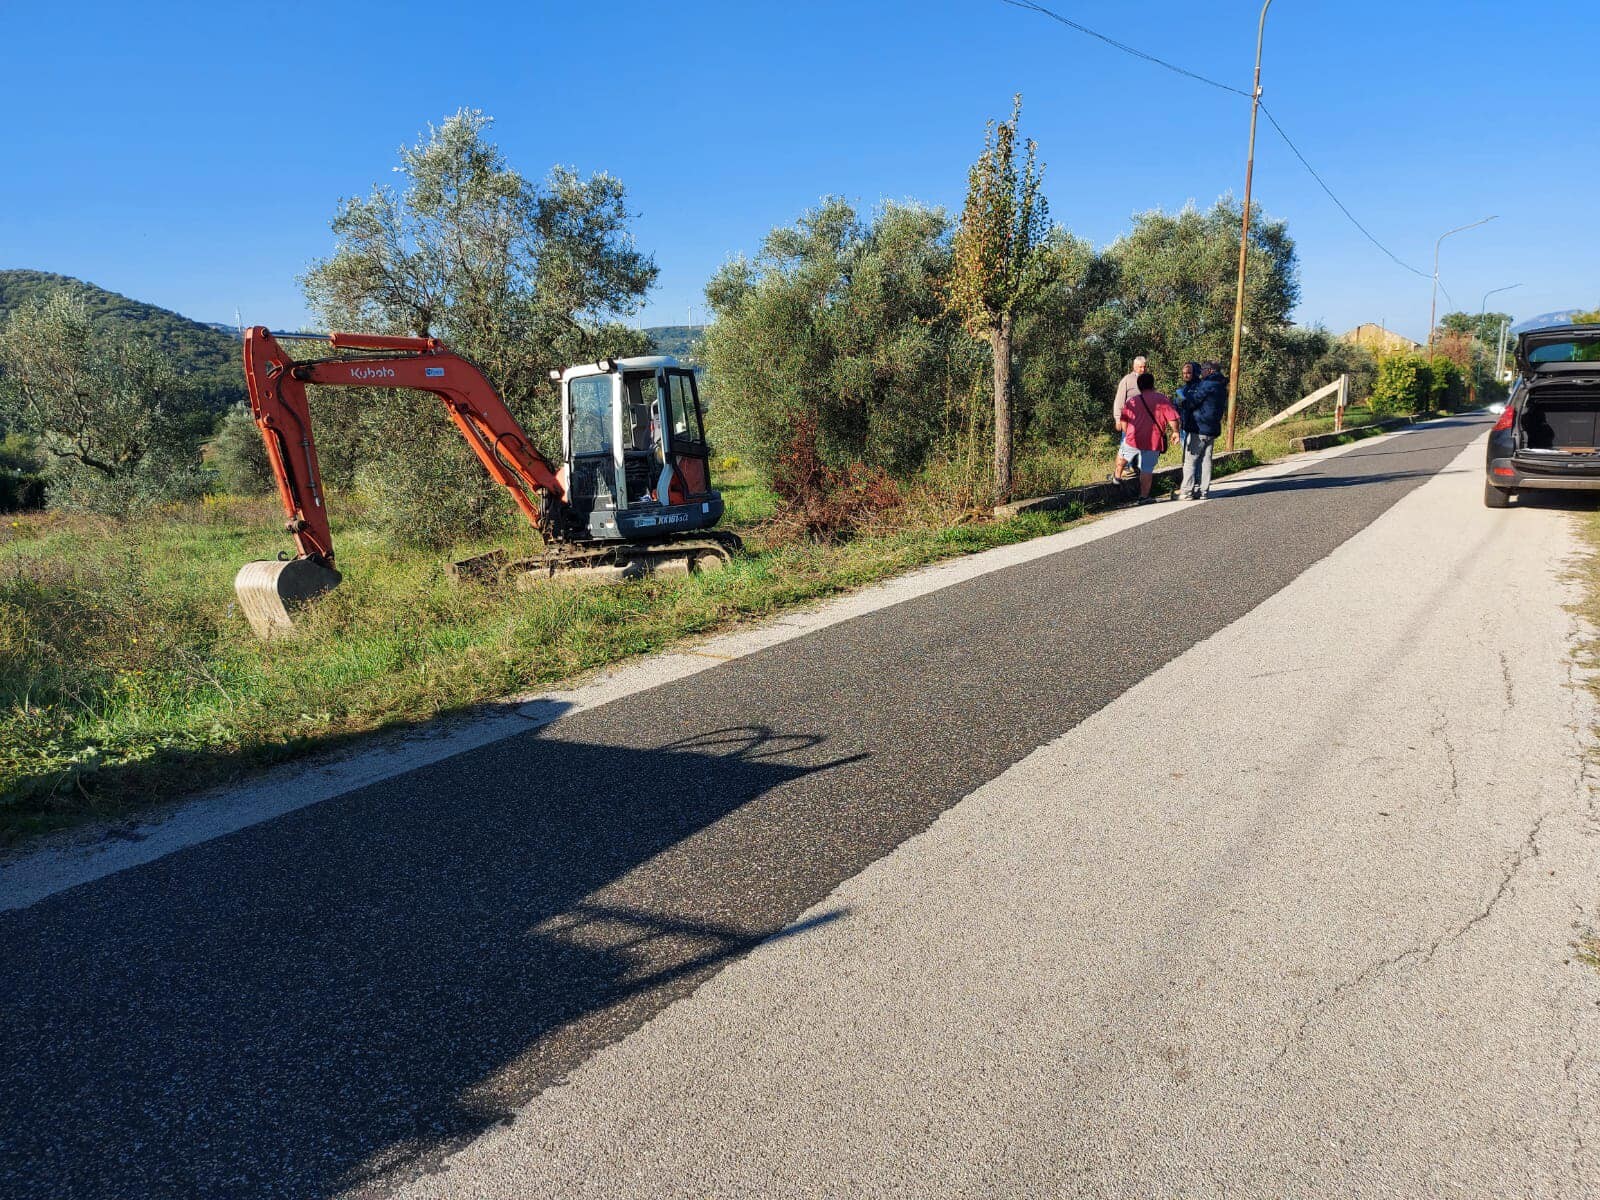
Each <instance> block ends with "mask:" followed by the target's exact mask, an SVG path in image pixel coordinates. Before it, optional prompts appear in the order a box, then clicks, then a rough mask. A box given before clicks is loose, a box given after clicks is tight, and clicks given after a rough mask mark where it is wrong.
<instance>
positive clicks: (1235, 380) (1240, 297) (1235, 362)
mask: <svg viewBox="0 0 1600 1200" xmlns="http://www.w3.org/2000/svg"><path fill="white" fill-rule="evenodd" d="M1270 7H1272V0H1266V3H1265V4H1263V5H1262V6H1261V20H1260V21H1258V22H1257V23H1256V75H1255V82H1254V83H1253V84H1251V86H1250V149H1249V151H1248V153H1247V154H1246V155H1245V160H1244V220H1243V222H1242V223H1241V225H1240V228H1239V286H1238V288H1237V289H1236V290H1235V291H1234V294H1233V358H1232V359H1231V360H1230V361H1229V363H1228V449H1229V450H1232V449H1233V423H1234V419H1235V416H1236V414H1237V412H1238V405H1239V338H1240V335H1241V334H1242V333H1243V332H1244V266H1245V258H1246V255H1247V252H1248V251H1249V249H1250V183H1251V177H1252V176H1253V175H1254V174H1255V169H1256V110H1257V109H1258V108H1260V107H1261V40H1262V38H1263V37H1265V36H1266V32H1267V9H1268V8H1270Z"/></svg>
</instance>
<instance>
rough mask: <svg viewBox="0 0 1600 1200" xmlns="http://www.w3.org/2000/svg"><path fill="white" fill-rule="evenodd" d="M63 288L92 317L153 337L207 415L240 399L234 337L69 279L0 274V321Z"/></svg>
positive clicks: (242, 394) (22, 272) (239, 366)
mask: <svg viewBox="0 0 1600 1200" xmlns="http://www.w3.org/2000/svg"><path fill="white" fill-rule="evenodd" d="M64 287H66V288H74V289H76V290H78V291H79V292H81V293H82V295H83V297H84V301H85V303H86V304H87V305H88V306H89V312H90V313H91V314H92V315H93V316H94V317H95V318H96V319H98V320H101V321H105V322H110V323H114V324H116V325H118V326H121V327H123V328H125V329H126V330H127V331H128V333H129V334H130V335H132V336H135V337H148V338H154V339H155V340H156V342H158V343H159V344H160V346H161V347H162V349H164V350H166V351H167V352H168V353H169V354H171V355H172V356H173V358H174V359H176V360H177V363H178V366H179V368H180V369H181V370H183V371H184V372H185V373H186V374H188V375H189V376H190V377H191V378H193V380H194V381H195V384H196V386H197V387H199V389H200V391H201V394H202V395H203V396H204V397H205V402H206V407H207V408H209V409H211V410H212V411H213V412H221V411H222V410H224V409H226V408H227V407H228V406H229V405H231V404H235V403H238V402H239V401H241V400H243V399H244V398H245V392H244V367H243V365H242V363H241V360H240V349H239V339H238V337H237V336H236V335H235V334H233V333H231V332H226V331H225V330H226V329H227V327H222V328H218V327H216V326H213V325H208V324H205V323H204V322H201V321H191V320H190V319H189V318H188V317H184V316H179V315H178V314H177V313H175V312H171V311H169V310H168V309H165V308H157V307H156V306H155V305H154V304H145V303H143V302H141V301H139V300H130V299H129V298H128V297H127V296H121V295H118V294H117V293H116V292H108V291H106V290H105V288H101V287H96V286H95V285H94V284H92V283H85V282H84V281H83V280H81V279H74V278H72V277H71V276H70V275H53V274H51V273H50V272H48V271H26V270H8V271H0V321H4V320H5V318H6V317H7V316H8V315H10V312H11V310H12V309H13V308H17V307H19V306H21V305H23V304H26V303H28V302H29V301H31V300H34V299H42V298H43V297H45V296H47V295H49V294H50V293H51V292H53V291H55V290H56V289H58V288H64Z"/></svg>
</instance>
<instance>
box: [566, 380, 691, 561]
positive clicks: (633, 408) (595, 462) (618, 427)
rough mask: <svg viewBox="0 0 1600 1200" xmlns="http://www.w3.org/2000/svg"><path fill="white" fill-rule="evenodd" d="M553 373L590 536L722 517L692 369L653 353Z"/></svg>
mask: <svg viewBox="0 0 1600 1200" xmlns="http://www.w3.org/2000/svg"><path fill="white" fill-rule="evenodd" d="M550 374H551V378H552V379H553V380H555V381H556V382H557V383H558V384H559V385H560V388H561V412H562V431H561V436H562V450H563V452H564V454H563V457H564V458H565V460H566V470H567V478H568V481H569V486H568V489H567V506H568V508H569V509H570V511H571V513H572V515H573V516H574V517H575V518H577V519H578V520H579V521H580V522H583V523H584V524H585V526H586V528H587V539H586V540H590V541H595V542H615V541H622V542H642V541H648V540H651V539H654V538H659V537H662V536H666V535H672V534H679V533H690V532H693V531H695V530H700V529H710V528H711V527H713V526H715V525H716V524H717V522H718V521H720V520H721V519H722V508H723V505H722V495H721V493H719V492H717V491H716V490H715V489H714V488H712V486H711V468H710V462H709V457H710V450H709V447H708V446H707V445H706V436H705V414H704V412H703V410H702V408H701V404H700V392H699V388H698V386H697V385H696V381H695V376H694V372H693V371H692V370H690V369H689V368H687V367H681V366H679V365H678V362H677V360H676V359H673V358H670V357H667V356H665V355H651V356H648V357H640V358H619V359H601V360H600V361H599V362H595V363H586V364H584V365H582V366H577V367H569V368H567V369H566V370H565V371H552V372H551V373H550Z"/></svg>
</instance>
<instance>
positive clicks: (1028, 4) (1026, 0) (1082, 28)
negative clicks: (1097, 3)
mask: <svg viewBox="0 0 1600 1200" xmlns="http://www.w3.org/2000/svg"><path fill="white" fill-rule="evenodd" d="M1001 3H1003V4H1009V5H1011V7H1012V8H1025V9H1027V10H1028V11H1029V12H1036V13H1038V14H1039V15H1040V16H1041V17H1049V18H1050V19H1051V20H1052V21H1060V22H1061V24H1063V25H1065V26H1066V27H1067V28H1069V29H1076V30H1077V31H1078V32H1079V33H1082V34H1087V35H1088V36H1089V37H1092V38H1096V39H1098V40H1099V41H1102V42H1104V43H1105V44H1106V45H1108V46H1114V47H1116V48H1117V49H1118V50H1121V51H1122V52H1123V53H1124V54H1131V55H1133V56H1134V57H1135V58H1142V59H1144V60H1145V61H1146V62H1152V63H1155V65H1156V66H1158V67H1165V68H1166V69H1167V70H1169V71H1174V72H1176V73H1177V74H1179V75H1184V76H1187V77H1188V78H1190V79H1193V80H1195V81H1196V82H1197V83H1204V84H1208V85H1209V86H1211V87H1214V88H1220V89H1221V90H1223V91H1224V92H1232V93H1233V94H1234V95H1235V96H1243V97H1244V98H1245V99H1246V100H1248V99H1250V93H1249V92H1245V91H1241V90H1239V89H1238V88H1236V87H1229V86H1228V85H1227V84H1225V83H1218V82H1217V81H1216V80H1215V79H1207V78H1206V77H1205V76H1204V75H1196V74H1195V73H1194V72H1193V71H1190V70H1187V69H1186V68H1184V67H1180V66H1178V65H1177V64H1176V63H1169V62H1168V61H1167V60H1166V59H1164V58H1157V57H1156V56H1155V55H1154V54H1146V53H1145V52H1144V51H1143V50H1138V49H1135V48H1134V47H1132V46H1129V45H1127V44H1126V43H1124V42H1119V41H1117V39H1116V38H1110V37H1107V36H1106V35H1105V34H1103V33H1097V32H1095V31H1094V30H1093V29H1090V28H1089V27H1088V26H1087V25H1080V24H1078V23H1077V22H1076V21H1069V20H1067V18H1066V17H1063V16H1062V15H1061V14H1060V13H1058V12H1052V11H1051V10H1050V9H1048V8H1046V7H1045V6H1044V5H1042V4H1035V3H1033V0H1001Z"/></svg>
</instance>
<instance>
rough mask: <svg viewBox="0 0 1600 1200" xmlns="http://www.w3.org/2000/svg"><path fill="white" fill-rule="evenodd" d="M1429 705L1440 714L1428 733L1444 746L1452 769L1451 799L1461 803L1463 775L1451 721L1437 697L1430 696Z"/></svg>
mask: <svg viewBox="0 0 1600 1200" xmlns="http://www.w3.org/2000/svg"><path fill="white" fill-rule="evenodd" d="M1428 703H1429V704H1431V705H1432V706H1433V710H1434V712H1435V713H1436V714H1438V721H1437V722H1435V724H1434V725H1433V726H1432V727H1431V728H1430V729H1429V730H1428V733H1429V734H1430V735H1431V736H1432V737H1434V738H1435V739H1437V740H1438V741H1439V742H1441V743H1442V744H1443V745H1444V757H1445V762H1446V763H1447V764H1449V767H1450V799H1451V800H1453V801H1455V803H1457V804H1460V803H1461V773H1460V771H1459V770H1457V768H1456V747H1455V743H1454V742H1452V741H1451V740H1450V721H1449V719H1448V718H1447V717H1446V716H1445V711H1444V705H1443V704H1441V703H1439V699H1438V697H1436V696H1429V697H1428Z"/></svg>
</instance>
